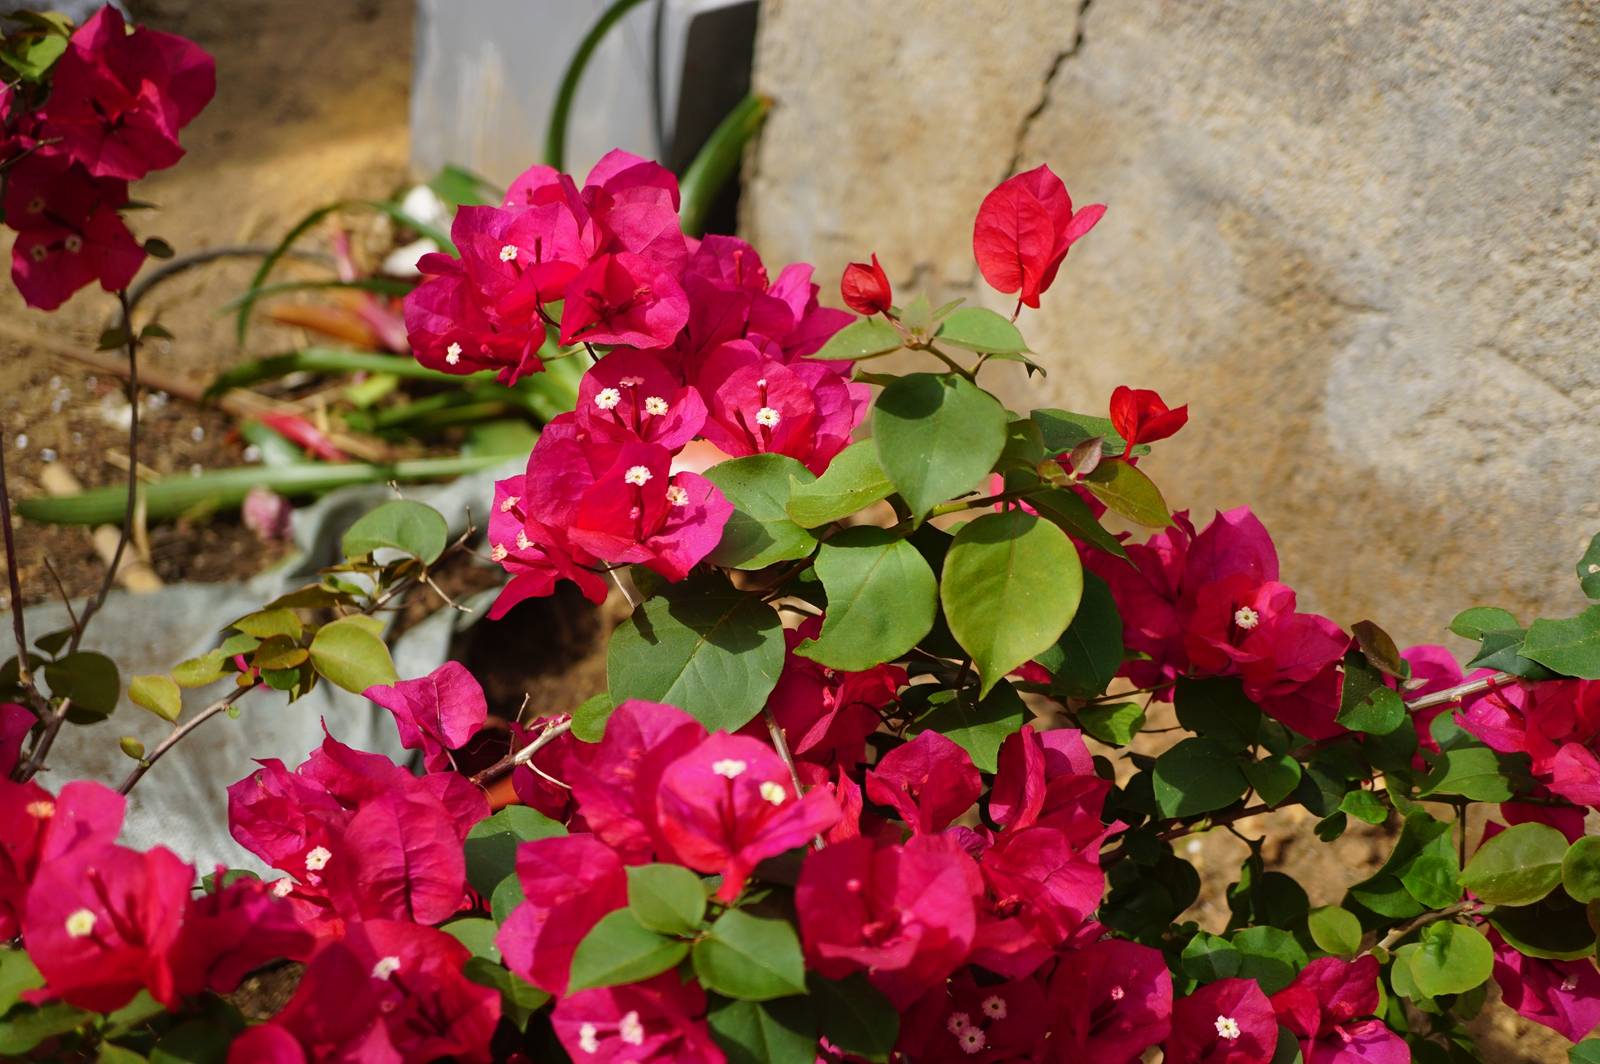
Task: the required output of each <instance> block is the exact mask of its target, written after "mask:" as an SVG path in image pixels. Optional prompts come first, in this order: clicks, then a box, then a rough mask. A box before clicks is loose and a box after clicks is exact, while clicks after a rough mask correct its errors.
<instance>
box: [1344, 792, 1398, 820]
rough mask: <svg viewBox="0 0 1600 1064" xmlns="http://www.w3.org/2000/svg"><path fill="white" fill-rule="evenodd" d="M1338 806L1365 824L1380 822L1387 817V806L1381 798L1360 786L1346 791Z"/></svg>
mask: <svg viewBox="0 0 1600 1064" xmlns="http://www.w3.org/2000/svg"><path fill="white" fill-rule="evenodd" d="M1339 808H1340V810H1341V811H1343V812H1346V813H1349V814H1350V815H1351V816H1353V817H1355V818H1356V819H1357V820H1359V821H1361V822H1363V823H1366V824H1381V823H1383V822H1384V821H1385V820H1388V819H1389V807H1388V806H1387V805H1384V804H1383V799H1382V798H1379V797H1378V796H1377V795H1376V794H1374V793H1373V792H1372V791H1364V790H1361V789H1360V788H1357V789H1355V790H1353V791H1350V792H1349V793H1347V794H1346V795H1345V796H1344V800H1343V801H1341V802H1340V803H1339Z"/></svg>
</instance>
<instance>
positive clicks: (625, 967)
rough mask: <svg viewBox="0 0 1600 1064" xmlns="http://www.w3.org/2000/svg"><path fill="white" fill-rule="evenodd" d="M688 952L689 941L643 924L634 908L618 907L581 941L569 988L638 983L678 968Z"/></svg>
mask: <svg viewBox="0 0 1600 1064" xmlns="http://www.w3.org/2000/svg"><path fill="white" fill-rule="evenodd" d="M688 953H689V944H688V943H687V942H680V941H679V940H677V939H675V938H668V937H666V936H665V935H658V934H656V933H655V932H654V931H651V930H649V929H648V928H645V927H641V926H640V924H639V921H638V920H637V919H636V918H635V917H634V915H633V912H632V911H631V910H628V909H618V910H616V911H615V912H612V913H607V914H606V915H605V916H603V917H601V918H600V922H599V923H597V924H595V925H594V928H593V929H592V930H591V931H590V932H589V933H588V934H587V935H585V936H583V941H581V942H579V943H578V949H577V951H576V952H575V953H573V955H572V976H571V980H570V982H569V984H568V987H567V990H568V992H569V993H577V992H578V991H579V990H592V989H594V988H595V987H603V986H621V985H623V984H625V983H637V982H639V981H640V980H641V979H649V978H650V977H651V976H653V975H660V974H661V973H662V972H665V971H668V970H670V969H672V968H674V967H676V966H677V964H678V962H679V961H681V960H683V958H684V957H685V956H687V955H688Z"/></svg>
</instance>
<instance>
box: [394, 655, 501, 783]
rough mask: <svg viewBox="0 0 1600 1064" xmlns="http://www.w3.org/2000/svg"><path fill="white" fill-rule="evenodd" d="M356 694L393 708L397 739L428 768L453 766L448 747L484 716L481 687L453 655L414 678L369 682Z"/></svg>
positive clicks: (463, 742)
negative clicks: (419, 754)
mask: <svg viewBox="0 0 1600 1064" xmlns="http://www.w3.org/2000/svg"><path fill="white" fill-rule="evenodd" d="M362 694H363V695H365V696H366V697H367V698H368V699H370V700H372V701H373V702H376V703H377V704H378V705H380V706H382V707H383V708H384V709H387V710H388V711H389V712H390V713H393V714H394V722H395V727H396V728H398V729H399V732H400V745H401V746H403V747H405V748H406V749H407V750H421V751H422V752H423V764H425V765H426V766H427V769H428V771H429V772H443V771H445V770H446V769H451V768H453V767H454V761H453V759H452V758H451V756H450V751H451V750H459V749H461V748H462V747H463V746H465V745H466V744H467V740H469V739H471V738H472V737H473V736H474V735H476V734H477V733H478V730H479V729H480V728H482V727H483V722H484V721H485V720H487V719H488V717H489V703H488V702H487V701H486V700H485V699H484V697H483V688H482V687H480V686H479V685H478V681H477V680H475V679H473V678H472V674H471V673H470V672H468V671H467V670H466V669H465V668H464V667H463V666H462V664H461V663H460V662H459V661H447V662H445V663H444V664H443V665H440V666H439V667H438V668H437V669H434V670H433V672H431V673H429V674H428V675H426V676H421V677H418V678H417V679H415V680H401V681H399V682H398V683H396V684H394V685H393V686H387V685H381V684H380V685H377V686H374V687H369V688H367V689H366V690H365V691H363V692H362Z"/></svg>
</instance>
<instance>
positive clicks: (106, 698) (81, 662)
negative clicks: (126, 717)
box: [44, 650, 122, 724]
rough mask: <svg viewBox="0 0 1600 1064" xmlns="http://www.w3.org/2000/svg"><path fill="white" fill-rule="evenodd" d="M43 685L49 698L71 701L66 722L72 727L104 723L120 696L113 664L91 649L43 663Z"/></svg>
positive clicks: (120, 680)
mask: <svg viewBox="0 0 1600 1064" xmlns="http://www.w3.org/2000/svg"><path fill="white" fill-rule="evenodd" d="M44 682H45V683H47V684H49V685H50V695H51V697H53V698H70V699H72V709H71V710H70V711H68V713H67V719H68V720H69V721H71V722H72V723H74V724H94V723H96V722H98V721H102V720H105V719H106V718H107V717H109V716H110V715H111V713H112V711H113V710H115V709H116V708H117V699H118V698H119V697H120V696H121V694H122V679H121V677H120V676H119V675H118V673H117V665H116V662H114V661H112V660H111V659H110V658H108V657H106V656H105V655H104V654H97V653H95V652H94V651H92V650H79V651H76V652H74V653H72V654H68V655H67V656H66V657H63V658H57V659H56V660H55V661H52V662H49V663H47V664H46V665H45V667H44Z"/></svg>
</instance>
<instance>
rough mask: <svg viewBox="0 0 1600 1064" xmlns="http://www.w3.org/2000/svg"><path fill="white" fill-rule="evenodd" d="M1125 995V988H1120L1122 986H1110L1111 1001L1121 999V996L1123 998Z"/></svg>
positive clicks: (1126, 994)
mask: <svg viewBox="0 0 1600 1064" xmlns="http://www.w3.org/2000/svg"><path fill="white" fill-rule="evenodd" d="M1127 996H1128V992H1127V991H1126V990H1124V989H1122V987H1120V986H1114V987H1112V988H1111V1000H1112V1001H1121V1000H1122V999H1123V998H1125V997H1127Z"/></svg>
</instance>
